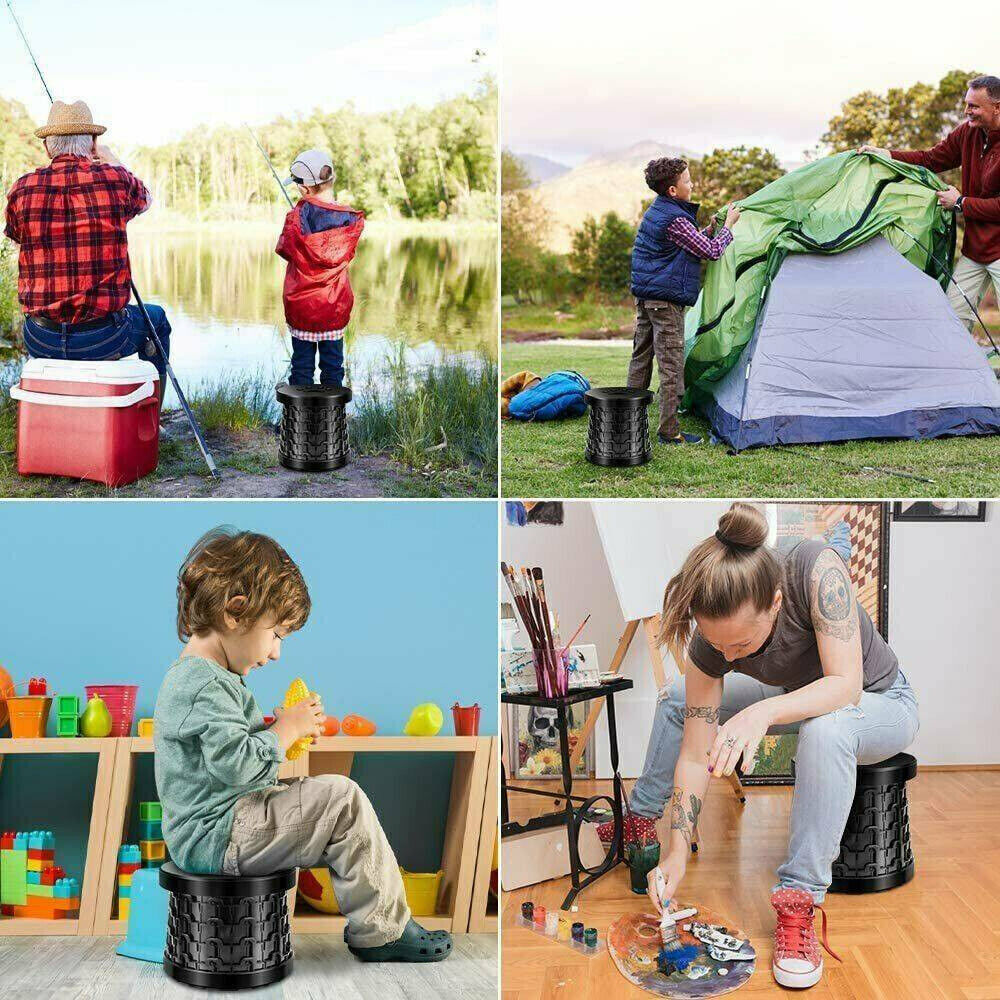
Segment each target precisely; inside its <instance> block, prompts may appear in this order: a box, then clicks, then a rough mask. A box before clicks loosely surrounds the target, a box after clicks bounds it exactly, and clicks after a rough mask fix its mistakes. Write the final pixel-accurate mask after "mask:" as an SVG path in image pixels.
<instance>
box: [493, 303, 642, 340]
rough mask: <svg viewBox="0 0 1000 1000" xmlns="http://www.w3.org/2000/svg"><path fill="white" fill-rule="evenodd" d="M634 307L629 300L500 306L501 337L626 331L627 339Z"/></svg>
mask: <svg viewBox="0 0 1000 1000" xmlns="http://www.w3.org/2000/svg"><path fill="white" fill-rule="evenodd" d="M634 319H635V306H634V305H633V304H632V302H631V300H630V301H628V302H620V303H614V304H608V303H603V302H590V301H581V302H571V303H564V304H563V305H561V306H552V305H548V306H536V305H531V304H529V303H525V304H519V305H504V306H503V308H502V309H501V313H500V326H501V329H502V330H503V332H504V336H505V338H506V337H508V336H510V335H513V336H514V337H516V336H517V335H518V334H532V333H536V334H537V333H545V334H547V335H548V336H549V337H552V338H555V337H579V336H581V335H587V334H590V335H592V336H593V335H595V334H596V335H603V336H604V337H607V336H612V335H614V334H620V333H621V332H622V331H623V330H627V331H628V336H629V340H631V331H632V323H633V320H634Z"/></svg>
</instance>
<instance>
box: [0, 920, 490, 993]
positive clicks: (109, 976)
mask: <svg viewBox="0 0 1000 1000" xmlns="http://www.w3.org/2000/svg"><path fill="white" fill-rule="evenodd" d="M293 940H294V945H295V969H294V971H293V972H292V975H291V976H290V977H289V978H288V979H286V980H284V981H283V982H281V983H276V984H275V985H274V986H269V987H264V988H262V989H257V990H251V991H243V992H236V993H227V992H222V991H216V990H199V989H192V988H191V987H188V986H182V985H181V984H180V983H175V982H174V981H173V980H172V979H168V978H167V977H166V975H165V974H164V972H163V968H162V967H161V966H159V965H154V964H152V963H151V962H137V961H135V960H134V959H130V958H122V957H120V956H119V955H116V954H115V948H117V947H118V945H119V943H120V941H121V938H114V937H0V1000H126V998H129V1000H161V998H163V1000H173V998H179V997H185V998H194V997H200V998H201V1000H205V998H206V997H213V998H215V997H218V998H223V997H225V998H233V1000H236V998H246V997H253V998H254V1000H265V998H266V1000H271V998H274V1000H278V998H281V1000H327V998H330V1000H333V998H338V1000H362V998H364V1000H369V998H371V1000H375V998H377V1000H415V998H420V997H435V998H436V997H442V998H449V1000H450V998H454V1000H496V997H497V939H496V935H495V934H458V935H456V936H455V950H454V951H453V952H452V954H451V956H450V957H449V958H447V959H446V960H445V961H444V962H438V963H434V964H427V965H403V964H398V963H378V964H377V963H364V962H359V961H358V960H357V959H355V958H354V957H353V956H352V955H351V954H350V952H348V950H347V947H346V946H345V945H344V943H343V942H342V941H338V940H336V938H334V937H332V936H331V935H329V934H296V935H294V936H293Z"/></svg>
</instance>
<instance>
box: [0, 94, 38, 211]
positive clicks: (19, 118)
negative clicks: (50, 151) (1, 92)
mask: <svg viewBox="0 0 1000 1000" xmlns="http://www.w3.org/2000/svg"><path fill="white" fill-rule="evenodd" d="M34 132H35V123H34V122H33V121H32V120H31V118H30V117H29V116H28V112H27V111H26V110H25V108H24V105H23V104H21V103H20V102H19V101H8V100H5V99H4V98H2V97H0V184H2V187H3V190H4V191H5V192H6V191H7V190H8V188H9V187H10V185H11V184H12V183H13V182H14V180H16V179H17V178H18V177H20V176H21V174H23V173H24V172H25V171H26V170H29V169H33V168H34V167H37V166H41V164H42V163H44V162H45V160H46V156H45V149H44V148H43V146H42V143H41V140H40V139H36V138H35V135H34Z"/></svg>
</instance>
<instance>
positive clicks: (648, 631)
mask: <svg viewBox="0 0 1000 1000" xmlns="http://www.w3.org/2000/svg"><path fill="white" fill-rule="evenodd" d="M640 625H642V629H643V632H644V633H645V636H646V647H647V649H648V650H649V658H650V660H651V661H652V664H653V679H654V680H655V681H656V690H657V691H660V690H662V688H663V686H664V685H665V684H666V680H667V678H666V671H665V670H664V669H663V655H662V654H661V653H660V642H659V635H660V616H659V615H650V616H649V617H648V618H642V619H635V620H634V621H630V622H628V623H627V624H626V625H625V631H624V632H622V635H621V638H620V639H619V640H618V647H617V649H615V655H614V656H612V657H611V663H610V665H609V667H608V670H609V671H610V672H611V673H612V674H617V673H618V671H619V670H621V668H622V664H623V663H624V662H625V654H626V653H627V652H628V650H629V647H630V646H631V645H632V640H633V639H634V638H635V634H636V632H637V631H638V630H639V626H640ZM677 669H678V670H679V671H680V672H681V673H682V674H683V673H684V664H683V663H678V664H677ZM603 704H604V703H603V702H602V701H595V702H594V703H593V704H592V705H591V707H590V711H589V712H588V713H587V721H586V722H584V724H583V730H582V731H581V733H580V738H579V739H578V740H577V742H576V747H575V748H574V749H573V753H572V754H571V755H570V759H569V762H570V770H571V771H572V770H575V769H576V768H577V767H579V765H580V758H581V757H582V756H583V754H584V751H585V750H586V747H587V742H588V741H589V740H590V737H591V734H592V733H593V732H594V727H595V726H596V725H597V720H598V719H599V718H600V715H601V709H602V708H603ZM729 784H730V785H731V786H732V789H733V791H734V792H735V793H736V795H737V796H738V797H739V800H740V802H741V803H746V794H745V793H744V791H743V783H742V782H741V781H740V776H739V775H738V774H737V773H736V772H735V771H734V772H733V773H732V774H730V775H729ZM691 850H692V851H697V850H698V830H697V828H696V829H695V830H694V835H693V836H692V838H691Z"/></svg>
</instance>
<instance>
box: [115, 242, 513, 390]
mask: <svg viewBox="0 0 1000 1000" xmlns="http://www.w3.org/2000/svg"><path fill="white" fill-rule="evenodd" d="M129 246H130V252H131V256H132V266H133V271H134V274H135V278H136V283H137V285H138V287H139V290H140V292H141V293H142V294H143V296H144V297H145V298H148V299H149V301H151V302H158V303H160V304H161V305H163V306H164V308H165V309H166V310H167V313H168V315H169V317H170V322H171V325H172V326H173V335H172V346H171V361H172V364H173V367H174V370H175V371H176V373H177V376H178V378H179V379H180V382H181V385H182V386H185V387H187V386H189V385H195V384H197V383H198V382H200V381H202V380H214V379H216V378H217V377H218V376H219V375H220V374H224V373H225V372H226V371H227V370H237V369H239V370H242V371H246V370H250V371H260V372H262V373H263V375H264V377H267V378H274V379H275V380H277V379H279V378H281V377H282V376H283V374H284V373H285V372H286V370H287V365H288V357H289V353H290V348H289V342H288V336H287V333H286V332H285V322H284V315H283V313H282V307H281V285H282V280H283V277H284V262H283V261H281V260H280V259H279V258H278V257H277V256H276V255H275V253H274V241H273V239H272V238H270V237H269V236H266V235H261V236H256V237H247V236H233V237H229V236H219V235H191V234H154V233H150V232H146V231H144V230H142V229H141V227H136V228H135V230H134V231H132V232H131V233H130V239H129ZM351 283H352V285H353V287H354V291H355V297H356V303H355V308H354V315H353V318H352V327H351V333H350V337H349V340H348V357H349V361H350V364H351V374H352V379H353V382H354V385H355V386H356V387H361V386H362V385H363V384H364V382H365V380H366V378H367V377H368V374H369V373H370V372H371V371H373V370H376V369H378V368H379V367H381V363H382V360H383V359H384V358H385V356H386V354H387V353H389V352H392V351H395V350H397V349H398V345H399V344H400V343H402V344H403V345H405V349H406V356H407V358H408V359H409V360H410V361H411V362H412V363H413V364H425V363H428V362H430V361H436V360H440V359H441V358H442V357H445V356H448V355H454V354H463V355H464V354H469V355H473V354H477V353H479V352H485V353H487V354H489V355H490V356H492V357H495V355H496V330H497V319H496V243H495V241H494V240H491V239H489V238H462V239H428V238H424V237H406V238H396V239H394V238H392V237H391V236H386V235H382V234H379V235H377V236H374V235H371V234H367V233H366V234H365V236H364V237H363V239H362V242H361V244H360V246H359V249H358V256H357V258H356V259H355V261H354V263H353V264H352V265H351ZM168 405H169V404H168Z"/></svg>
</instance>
